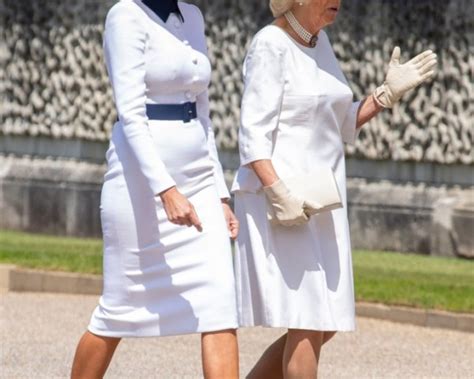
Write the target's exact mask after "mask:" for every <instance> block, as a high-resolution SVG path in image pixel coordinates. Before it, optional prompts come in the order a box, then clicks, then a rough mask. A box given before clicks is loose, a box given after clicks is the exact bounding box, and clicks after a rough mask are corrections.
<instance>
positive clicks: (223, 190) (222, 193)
mask: <svg viewBox="0 0 474 379" xmlns="http://www.w3.org/2000/svg"><path fill="white" fill-rule="evenodd" d="M216 186H217V193H218V194H219V199H230V193H229V190H228V188H227V184H226V182H225V180H224V178H216Z"/></svg>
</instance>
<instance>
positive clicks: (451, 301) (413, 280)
mask: <svg viewBox="0 0 474 379" xmlns="http://www.w3.org/2000/svg"><path fill="white" fill-rule="evenodd" d="M354 277H355V278H354V280H355V287H356V298H357V300H363V301H369V302H378V303H385V304H395V305H407V306H413V307H419V308H429V309H440V310H449V311H455V312H470V313H472V312H474V262H473V261H467V260H461V259H455V258H437V257H427V256H421V255H415V254H399V253H386V252H367V251H363V252H362V251H359V252H355V253H354Z"/></svg>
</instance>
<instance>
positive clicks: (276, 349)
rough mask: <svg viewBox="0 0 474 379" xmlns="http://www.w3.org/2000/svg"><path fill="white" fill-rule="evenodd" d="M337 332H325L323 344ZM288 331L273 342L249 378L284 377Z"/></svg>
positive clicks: (279, 378)
mask: <svg viewBox="0 0 474 379" xmlns="http://www.w3.org/2000/svg"><path fill="white" fill-rule="evenodd" d="M335 334H336V332H324V338H323V345H324V344H325V343H326V342H328V341H329V340H330V339H331V338H332V337H334V336H335ZM286 336H287V333H285V334H284V335H282V336H281V337H280V338H278V339H277V340H276V341H275V342H273V343H272V344H271V345H270V346H269V347H268V348H267V350H265V352H264V353H263V354H262V356H261V357H260V359H259V360H258V362H257V363H256V364H255V366H254V367H253V368H252V370H251V371H250V373H249V374H248V375H247V379H264V378H275V379H281V378H283V366H282V362H283V352H284V351H285V344H286Z"/></svg>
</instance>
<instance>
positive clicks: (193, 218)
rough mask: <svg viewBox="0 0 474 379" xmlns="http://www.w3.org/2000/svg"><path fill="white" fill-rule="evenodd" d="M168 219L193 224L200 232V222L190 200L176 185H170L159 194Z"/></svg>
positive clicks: (183, 223)
mask: <svg viewBox="0 0 474 379" xmlns="http://www.w3.org/2000/svg"><path fill="white" fill-rule="evenodd" d="M159 196H160V198H161V201H162V202H163V206H164V208H165V212H166V215H167V216H168V220H169V221H170V222H172V223H173V224H177V225H186V226H188V227H191V226H194V227H195V228H196V229H197V230H198V231H199V232H202V224H201V221H200V220H199V217H198V215H197V213H196V210H195V209H194V206H193V205H192V204H191V202H190V201H189V200H188V199H187V198H186V197H185V196H183V195H182V194H181V193H180V192H179V191H178V189H177V188H176V187H171V188H169V189H167V190H165V191H163V192H161V193H160V194H159Z"/></svg>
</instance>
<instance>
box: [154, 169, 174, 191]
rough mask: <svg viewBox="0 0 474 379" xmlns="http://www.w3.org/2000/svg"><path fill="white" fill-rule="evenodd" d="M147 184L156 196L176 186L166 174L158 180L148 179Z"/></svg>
mask: <svg viewBox="0 0 474 379" xmlns="http://www.w3.org/2000/svg"><path fill="white" fill-rule="evenodd" d="M149 184H150V187H151V190H152V191H153V194H154V195H158V194H159V193H161V192H163V191H165V190H167V189H169V188H171V187H174V186H175V185H176V182H175V181H174V180H173V178H172V177H171V176H170V175H169V174H166V175H163V176H162V177H160V178H159V179H149Z"/></svg>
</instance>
